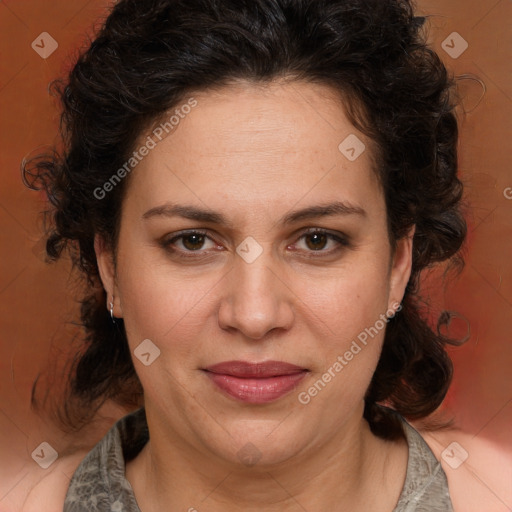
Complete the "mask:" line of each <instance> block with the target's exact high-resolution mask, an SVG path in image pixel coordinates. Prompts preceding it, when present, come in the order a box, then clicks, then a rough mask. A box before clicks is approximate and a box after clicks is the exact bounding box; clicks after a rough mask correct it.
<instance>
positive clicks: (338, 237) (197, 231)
mask: <svg viewBox="0 0 512 512" xmlns="http://www.w3.org/2000/svg"><path fill="white" fill-rule="evenodd" d="M315 233H319V234H324V235H326V236H327V237H329V239H330V240H333V241H334V242H336V243H337V244H338V247H336V248H335V249H330V250H328V251H324V250H318V251H313V250H310V251H305V252H307V253H308V254H309V255H310V257H321V256H327V255H330V254H333V253H335V252H337V251H339V250H340V249H341V248H342V247H349V246H350V242H349V238H348V237H347V236H346V235H345V234H343V233H340V232H333V231H330V230H327V229H325V228H317V227H309V228H303V229H301V230H298V232H296V233H295V234H294V239H295V242H293V244H291V245H294V244H296V243H297V242H298V241H300V240H301V239H302V238H303V237H305V236H307V235H309V234H315ZM187 235H201V236H204V237H205V238H208V239H209V240H210V241H212V242H214V243H215V244H217V246H219V245H220V244H219V243H218V242H217V241H216V240H215V239H213V238H212V237H211V236H210V231H209V230H207V229H201V228H192V229H185V230H181V231H178V232H176V233H173V234H172V236H171V237H170V238H169V237H167V236H165V237H163V238H162V239H161V242H160V243H161V245H162V246H163V247H164V249H166V250H173V251H174V252H176V253H180V254H181V255H183V257H184V258H187V257H189V258H200V257H201V256H204V255H205V250H203V249H198V250H197V251H183V250H181V249H174V248H173V249H170V247H171V246H172V245H173V244H174V243H175V242H176V241H177V240H179V239H182V238H184V237H186V236H187ZM287 247H289V245H288V246H287ZM185 254H186V256H185Z"/></svg>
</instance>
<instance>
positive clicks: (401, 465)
mask: <svg viewBox="0 0 512 512" xmlns="http://www.w3.org/2000/svg"><path fill="white" fill-rule="evenodd" d="M146 414H148V410H147V409H146ZM149 414H151V413H149ZM150 417H151V416H148V424H151V427H153V428H151V427H150V430H151V441H150V442H148V443H147V444H146V446H145V447H144V449H143V450H142V451H141V452H140V454H139V455H138V456H137V457H136V459H134V460H133V461H131V462H130V463H128V464H127V469H126V475H127V478H128V480H129V481H130V483H131V484H132V487H133V489H134V492H135V496H136V498H137V501H138V503H139V505H140V508H141V510H143V511H144V512H153V510H154V511H157V510H184V511H189V512H194V510H197V512H201V511H202V510H208V511H209V512H220V511H223V512H225V511H230V512H231V511H233V512H235V511H247V512H256V511H258V512H261V511H262V510H264V511H265V512H277V511H279V512H288V511H298V510H350V511H359V510H369V509H370V510H374V511H375V512H378V511H380V510H383V511H390V510H392V509H393V508H394V505H395V504H396V501H397V500H398V497H399V494H400V491H401V489H402V486H403V482H404V480H405V469H406V465H407V445H406V443H405V442H404V441H401V442H398V443H396V442H395V443H391V442H387V441H383V440H381V439H379V438H377V437H375V436H374V435H373V434H372V433H371V431H370V429H369V426H368V424H367V422H366V421H365V420H364V419H363V417H362V410H361V411H360V412H358V414H357V415H356V416H355V417H354V419H353V420H352V421H349V422H347V423H346V424H345V425H344V426H342V427H340V429H339V430H338V431H337V432H336V433H335V435H334V436H332V437H330V438H329V439H328V440H326V441H324V442H322V440H318V442H317V443H311V445H310V446H309V447H308V448H307V449H304V450H303V451H301V452H300V453H297V454H296V455H294V456H293V457H292V458H290V459H289V460H286V461H284V462H281V463H279V464H272V465H259V464H255V465H254V466H251V467H247V466H244V465H242V464H240V463H239V462H238V463H237V462H233V461H229V460H226V459H223V458H221V457H219V456H218V455H215V454H212V453H210V454H208V453H207V452H206V449H205V450H203V451H199V450H198V449H197V448H196V447H194V446H192V445H191V444H190V443H189V442H187V440H185V439H183V438H180V437H179V436H177V434H176V433H175V432H172V433H169V430H168V427H165V428H164V425H161V427H162V428H160V427H159V423H158V420H157V421H156V422H154V423H151V421H150ZM389 475H392V476H393V477H392V478H391V479H389V478H388V476H389ZM319 490H321V491H320V492H319ZM340 504H343V506H342V507H341V506H340Z"/></svg>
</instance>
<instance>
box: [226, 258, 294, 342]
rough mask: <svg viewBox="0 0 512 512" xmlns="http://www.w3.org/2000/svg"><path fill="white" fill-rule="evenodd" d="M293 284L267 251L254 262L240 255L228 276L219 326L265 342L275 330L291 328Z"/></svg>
mask: <svg viewBox="0 0 512 512" xmlns="http://www.w3.org/2000/svg"><path fill="white" fill-rule="evenodd" d="M291 284H292V283H287V282H286V277H285V275H284V273H283V271H282V269H280V268H279V265H278V264H277V263H276V262H275V261H273V259H272V255H271V254H270V253H269V251H268V250H267V251H264V252H263V254H261V255H260V256H259V257H258V259H257V260H256V261H253V262H252V263H247V262H246V261H244V260H243V259H242V258H240V257H238V256H237V257H236V258H235V261H234V268H233V270H232V271H231V272H229V274H228V275H227V276H226V282H225V284H224V288H223V294H222V298H221V305H220V308H219V311H218V320H219V326H220V327H221V328H222V329H225V330H231V331H232V330H236V331H239V332H240V333H242V334H243V335H244V336H245V337H246V338H250V339H252V340H259V339H262V338H264V337H265V336H266V335H267V334H268V333H269V332H270V331H273V330H276V331H277V330H288V329H290V327H291V325H292V323H293V319H294V308H293V299H294V294H293V291H292V287H291Z"/></svg>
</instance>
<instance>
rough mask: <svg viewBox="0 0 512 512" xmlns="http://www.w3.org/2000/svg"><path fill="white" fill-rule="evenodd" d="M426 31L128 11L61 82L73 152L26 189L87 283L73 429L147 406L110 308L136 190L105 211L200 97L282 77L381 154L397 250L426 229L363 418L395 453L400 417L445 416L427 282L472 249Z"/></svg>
mask: <svg viewBox="0 0 512 512" xmlns="http://www.w3.org/2000/svg"><path fill="white" fill-rule="evenodd" d="M424 22H425V18H422V17H416V16H415V15H414V11H413V6H412V5H411V3H410V1H408V0H121V1H119V2H118V3H117V4H116V5H115V6H114V7H113V9H112V11H111V13H110V14H109V15H108V17H107V18H106V21H105V22H104V24H103V25H102V27H101V28H100V29H99V31H98V33H97V35H96V36H95V38H94V40H93V41H92V42H91V43H90V45H89V46H88V48H87V49H85V50H84V51H83V52H82V53H81V54H80V56H79V57H78V59H77V62H76V64H75V65H74V67H73V68H72V70H71V72H70V74H69V77H68V79H66V81H65V82H64V83H62V82H56V83H54V90H55V91H56V92H57V93H58V95H59V97H60V98H61V101H62V104H63V114H62V122H61V132H62V139H63V147H64V151H63V152H61V153H62V154H57V152H56V151H53V152H51V153H49V154H46V155H41V156H39V157H37V158H35V159H32V160H30V161H27V162H24V164H23V166H22V167H23V172H24V179H25V182H26V183H27V184H28V185H29V186H31V187H32V188H36V189H44V190H45V191H46V193H47V195H48V199H49V201H50V203H51V209H50V210H49V211H48V212H46V213H47V214H49V216H50V218H49V220H50V221H51V222H50V225H49V228H48V231H49V232H48V239H47V244H46V250H47V254H48V256H49V257H50V259H53V260H56V259H58V258H59V257H60V256H61V254H62V253H63V251H64V250H65V249H67V250H68V251H69V252H70V254H71V257H72V261H73V262H74V264H75V266H76V267H78V269H79V270H80V271H81V273H82V275H84V276H85V277H86V280H87V292H86V294H85V296H84V298H83V301H82V309H81V317H82V324H83V327H84V328H85V333H86V336H85V340H84V345H83V350H81V351H80V352H79V353H78V354H77V356H76V358H75V360H74V362H73V368H72V371H71V372H70V386H69V396H68V399H67V400H66V403H65V405H64V408H65V411H66V413H65V417H66V418H67V419H68V420H69V422H68V425H75V426H79V425H83V424H85V422H86V421H87V420H88V419H90V418H91V417H92V416H93V415H94V414H95V412H96V411H97V410H98V409H99V407H100V406H101V405H102V404H103V403H105V401H107V400H113V401H115V402H117V403H118V404H121V405H123V406H126V407H135V406H141V405H142V403H143V398H142V388H141V384H140V382H139V380H138V378H137V376H136V373H135V370H134V366H133V363H132V360H131V355H130V350H129V348H128V343H127V339H126V334H125V330H124V326H123V321H122V319H119V320H117V322H116V324H115V325H114V324H113V323H112V321H111V319H110V316H109V313H108V311H107V309H106V308H105V304H106V296H105V291H104V290H103V287H102V285H101V281H100V279H99V275H98V266H97V262H96V256H95V252H94V236H95V235H96V234H99V235H101V236H102V237H103V238H104V239H105V241H106V243H107V244H108V245H109V247H110V248H112V249H113V250H115V247H116V242H117V235H118V231H119V219H120V209H121V205H122V201H123V195H124V192H125V190H126V187H127V186H128V184H129V180H128V179H125V180H123V181H122V182H121V183H119V184H117V186H115V187H113V190H112V191H111V192H110V193H109V194H108V198H107V199H103V200H100V199H98V198H97V197H96V196H95V194H94V191H95V190H97V189H98V187H102V186H103V184H104V183H105V182H107V181H108V180H109V179H110V178H111V177H112V174H113V171H114V170H115V169H118V168H120V167H121V166H122V165H123V163H124V162H126V161H127V159H128V158H129V157H130V155H131V153H132V152H133V150H134V147H135V144H136V142H137V140H138V138H139V137H140V136H141V134H143V133H144V130H147V129H148V128H150V127H151V126H154V125H155V123H156V122H157V121H158V120H160V119H161V118H162V116H163V115H164V114H165V113H166V112H168V111H169V110H170V109H173V108H175V107H176V106H177V105H178V104H180V102H182V101H184V99H186V98H187V97H188V96H189V95H191V94H193V93H194V92H198V91H205V90H207V89H209V88H214V87H215V88H219V87H223V86H227V85H229V84H230V83H233V82H234V81H239V80H244V81H247V82H249V83H253V84H257V83H261V84H265V83H270V82H271V81H272V80H275V79H278V78H285V79H291V80H303V81H308V82H310V83H321V84H325V85H329V86H331V87H333V88H334V89H335V90H337V91H339V92H340V93H341V94H343V97H344V98H346V101H345V103H346V105H345V106H346V109H347V113H348V115H349V118H350V120H351V122H352V123H353V124H354V125H355V126H356V127H357V128H358V129H359V130H361V131H362V132H363V133H365V134H366V135H368V136H369V137H370V138H371V139H372V140H373V141H374V142H375V144H376V147H377V152H378V158H376V173H377V175H378V177H379V180H380V183H381V185H382V189H383V192H384V195H385V201H386V205H387V214H388V231H389V237H390V241H391V244H392V245H393V244H394V243H395V242H396V241H397V240H398V239H400V238H401V237H403V236H404V235H405V234H406V233H407V232H408V230H409V228H410V227H411V226H413V225H415V226H416V231H415V234H414V240H413V261H412V274H411V277H410V280H409V283H408V285H407V288H406V293H405V296H404V299H403V303H402V311H401V312H400V313H399V314H398V315H396V316H395V317H394V318H393V319H392V320H390V322H389V324H388V326H387V329H386V333H385V340H384V345H383V349H382V354H381V357H380V360H379V362H378V366H377V369H376V371H375V374H374V375H373V379H372V381H371V384H370V386H369V388H368V390H367V393H366V397H365V404H366V406H365V411H364V416H365V418H366V419H367V421H368V422H369V424H370V426H371V429H372V431H373V432H374V433H375V434H376V435H379V436H381V437H383V438H388V439H393V438H396V437H398V436H400V435H401V432H400V427H399V423H398V422H397V420H396V418H394V415H390V414H387V413H386V409H385V408H383V407H381V405H382V404H385V405H388V406H390V407H391V408H393V409H395V410H396V411H397V412H398V413H400V414H401V415H402V416H404V417H406V418H408V419H413V420H414V419H419V418H424V417H426V416H427V415H429V414H430V413H432V412H433V411H434V410H435V409H437V408H438V406H439V405H440V404H441V402H442V400H443V398H444V397H445V394H446V392H447V389H448V386H449V383H450V381H451V378H452V364H451V361H450V359H449V357H448V355H447V353H446V344H447V343H453V342H452V341H451V340H450V339H448V338H446V337H445V336H443V335H442V334H441V333H440V332H439V329H437V330H436V329H435V328H433V327H430V326H429V323H428V319H427V315H426V314H425V311H423V306H422V302H421V299H420V296H419V291H418V288H419V277H420V273H421V271H422V270H423V269H425V268H427V267H430V266H431V265H433V264H434V263H437V262H442V261H447V262H453V261H457V260H460V261H459V263H461V261H462V260H461V259H460V251H459V250H460V248H461V246H462V244H463V241H464V238H465V235H466V224H465V221H464V218H463V215H462V213H461V197H462V184H461V182H460V181H459V179H458V177H457V152H456V146H457V139H458V127H457V121H456V117H455V115H454V107H455V102H454V99H453V94H452V89H453V85H454V81H453V79H452V78H451V77H450V76H449V75H448V73H447V70H446V69H445V67H444V65H443V64H442V62H441V60H440V59H439V57H438V56H437V54H436V53H435V52H434V51H433V50H432V49H431V48H429V46H428V45H427V43H426V39H425V34H424V32H423V29H422V26H423V25H424Z"/></svg>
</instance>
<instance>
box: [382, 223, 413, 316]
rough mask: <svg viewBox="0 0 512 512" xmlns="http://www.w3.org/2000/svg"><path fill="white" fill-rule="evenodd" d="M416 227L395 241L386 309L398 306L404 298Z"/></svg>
mask: <svg viewBox="0 0 512 512" xmlns="http://www.w3.org/2000/svg"><path fill="white" fill-rule="evenodd" d="M415 231H416V226H415V225H414V226H412V227H411V228H410V229H409V231H408V233H407V234H406V235H405V236H404V237H402V238H400V240H397V242H396V248H395V252H394V254H393V259H392V262H391V269H390V279H389V303H388V307H389V308H390V309H393V305H396V303H398V304H400V302H402V299H403V297H404V293H405V287H406V286H407V283H408V282H409V277H410V276H411V269H412V247H413V242H412V241H413V237H414V232H415Z"/></svg>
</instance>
